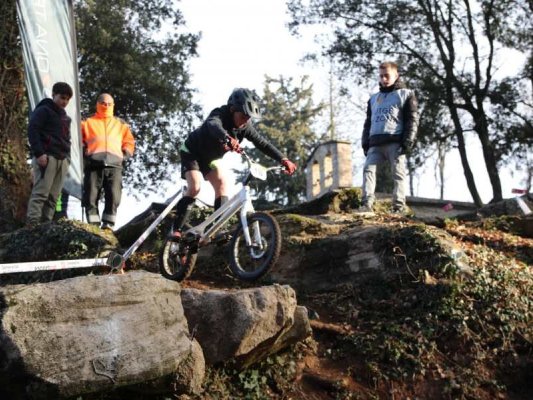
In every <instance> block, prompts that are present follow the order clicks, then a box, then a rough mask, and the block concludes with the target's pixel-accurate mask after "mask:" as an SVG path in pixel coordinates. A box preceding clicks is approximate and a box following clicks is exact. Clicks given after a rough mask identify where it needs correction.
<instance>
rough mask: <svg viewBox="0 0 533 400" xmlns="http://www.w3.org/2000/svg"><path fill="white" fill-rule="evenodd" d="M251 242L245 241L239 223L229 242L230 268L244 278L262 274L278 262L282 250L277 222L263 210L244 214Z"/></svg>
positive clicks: (251, 279)
mask: <svg viewBox="0 0 533 400" xmlns="http://www.w3.org/2000/svg"><path fill="white" fill-rule="evenodd" d="M246 220H247V222H248V232H249V233H250V237H251V239H252V245H251V246H250V247H249V246H248V245H247V244H246V240H245V237H244V230H243V226H242V224H239V226H238V227H237V229H236V230H235V233H234V234H233V237H232V238H231V241H230V254H229V256H230V257H229V258H230V260H229V261H230V269H231V271H232V272H233V274H234V275H235V276H236V277H237V278H239V279H242V280H244V281H254V280H256V279H259V278H260V277H262V276H263V275H265V274H266V273H267V272H268V271H269V270H270V268H271V267H272V266H273V265H274V264H275V263H276V262H277V261H278V258H279V254H280V251H281V231H280V229H279V225H278V221H276V219H275V218H274V217H273V216H272V215H270V214H268V213H265V212H256V213H253V214H250V215H249V216H247V217H246Z"/></svg>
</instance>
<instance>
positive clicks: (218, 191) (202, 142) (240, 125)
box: [173, 88, 296, 239]
mask: <svg viewBox="0 0 533 400" xmlns="http://www.w3.org/2000/svg"><path fill="white" fill-rule="evenodd" d="M259 101H260V99H259V97H258V96H257V94H256V93H255V91H252V90H249V89H245V88H237V89H234V90H233V92H232V93H231V95H230V97H229V99H228V103H227V105H223V106H221V107H218V108H215V109H214V110H213V111H211V113H210V114H209V116H208V117H207V119H206V120H205V121H204V122H203V123H202V125H201V126H200V127H199V128H197V129H195V130H194V131H192V132H191V133H190V134H189V135H188V137H187V139H186V140H185V142H184V143H183V144H182V145H181V147H180V156H181V177H182V178H184V179H186V180H187V190H186V191H185V193H184V195H183V197H182V198H181V199H180V201H179V202H178V204H177V205H176V217H175V219H174V232H173V237H174V238H176V239H179V238H180V237H181V230H182V228H183V225H184V224H185V223H186V222H187V219H188V217H189V214H190V209H191V207H192V204H193V203H194V199H195V198H196V196H197V195H198V193H199V192H200V185H201V181H202V177H203V178H204V179H205V180H207V181H209V183H211V185H212V186H213V188H214V190H215V210H216V209H218V208H219V207H220V206H221V205H222V204H224V203H225V202H226V201H227V200H228V189H229V185H230V182H228V178H227V177H228V174H227V172H226V171H224V170H223V169H221V168H220V162H219V161H220V159H221V158H222V156H223V155H224V154H225V153H227V152H228V151H235V152H240V142H242V140H243V139H248V140H249V141H251V142H252V143H253V144H254V145H255V147H257V148H258V149H259V150H260V151H262V152H263V153H265V154H266V155H267V156H269V157H271V158H272V159H274V160H276V161H278V162H280V163H281V164H282V165H283V166H284V167H285V172H286V173H287V174H289V175H292V174H293V173H294V171H295V170H296V164H294V163H293V162H292V161H290V160H289V159H288V158H287V157H285V156H284V155H283V154H282V153H281V152H280V151H279V150H278V149H277V148H276V147H275V146H274V145H272V144H271V143H270V142H268V141H267V140H266V139H265V138H263V137H262V136H261V135H260V134H259V133H258V132H257V130H256V129H255V128H254V126H253V125H252V118H254V119H258V118H260V116H261V113H260V111H259Z"/></svg>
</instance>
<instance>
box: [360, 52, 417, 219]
mask: <svg viewBox="0 0 533 400" xmlns="http://www.w3.org/2000/svg"><path fill="white" fill-rule="evenodd" d="M417 129H418V105H417V100H416V96H415V93H414V92H413V91H412V90H410V89H407V88H406V87H405V85H404V83H403V82H402V81H401V80H400V77H399V74H398V65H397V64H395V63H393V62H384V63H381V65H380V66H379V92H378V93H375V94H373V95H372V96H371V97H370V100H368V106H367V112H366V120H365V125H364V128H363V137H362V140H361V143H362V146H363V151H364V153H365V156H366V161H365V166H364V169H363V204H362V207H361V208H360V211H363V212H371V211H372V206H373V204H374V200H375V196H374V191H375V188H376V166H377V164H379V163H380V162H383V161H388V162H389V164H390V167H391V169H392V177H393V179H394V189H393V192H392V211H393V212H394V213H400V214H402V213H405V211H406V209H405V184H406V182H405V180H406V171H405V154H407V153H409V152H410V151H411V148H412V147H413V144H414V140H415V137H416V133H417Z"/></svg>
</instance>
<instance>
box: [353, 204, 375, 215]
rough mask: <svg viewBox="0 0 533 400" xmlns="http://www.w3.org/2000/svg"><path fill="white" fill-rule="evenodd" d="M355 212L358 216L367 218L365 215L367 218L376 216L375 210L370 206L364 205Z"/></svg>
mask: <svg viewBox="0 0 533 400" xmlns="http://www.w3.org/2000/svg"><path fill="white" fill-rule="evenodd" d="M355 212H356V213H357V214H359V215H363V216H365V215H366V216H371V215H374V210H373V209H372V207H371V206H369V205H368V204H363V205H362V206H361V207H359V208H358V209H357V210H355Z"/></svg>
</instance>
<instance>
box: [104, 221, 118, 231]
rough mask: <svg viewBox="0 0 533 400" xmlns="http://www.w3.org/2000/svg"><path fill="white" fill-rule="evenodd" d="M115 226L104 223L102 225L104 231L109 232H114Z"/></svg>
mask: <svg viewBox="0 0 533 400" xmlns="http://www.w3.org/2000/svg"><path fill="white" fill-rule="evenodd" d="M114 226H115V225H113V224H111V223H109V222H103V223H102V229H105V230H108V231H112V230H113V227H114Z"/></svg>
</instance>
